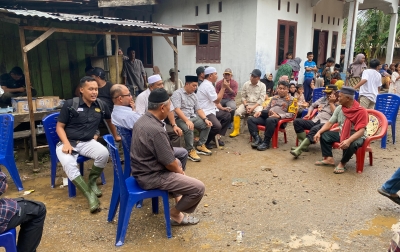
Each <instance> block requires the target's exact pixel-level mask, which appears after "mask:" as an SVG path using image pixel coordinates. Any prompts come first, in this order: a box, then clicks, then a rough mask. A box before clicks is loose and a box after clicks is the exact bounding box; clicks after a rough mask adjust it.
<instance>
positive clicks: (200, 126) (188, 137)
mask: <svg viewBox="0 0 400 252" xmlns="http://www.w3.org/2000/svg"><path fill="white" fill-rule="evenodd" d="M190 121H192V122H193V124H194V128H195V129H197V130H198V131H199V132H200V136H199V142H198V145H203V144H205V143H206V141H207V138H208V133H209V132H210V129H211V128H209V127H207V125H206V123H205V122H204V121H203V120H202V119H201V118H200V117H198V116H196V117H192V118H190ZM176 124H177V125H178V127H179V128H181V129H182V131H183V138H184V139H185V149H186V150H188V151H190V150H192V149H193V137H194V135H193V130H190V129H189V128H188V126H187V125H186V123H185V122H184V121H183V120H182V119H177V120H176Z"/></svg>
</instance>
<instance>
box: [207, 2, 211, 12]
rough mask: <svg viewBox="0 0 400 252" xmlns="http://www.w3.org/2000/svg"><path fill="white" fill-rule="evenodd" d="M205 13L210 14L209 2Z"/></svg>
mask: <svg viewBox="0 0 400 252" xmlns="http://www.w3.org/2000/svg"><path fill="white" fill-rule="evenodd" d="M207 14H210V4H207Z"/></svg>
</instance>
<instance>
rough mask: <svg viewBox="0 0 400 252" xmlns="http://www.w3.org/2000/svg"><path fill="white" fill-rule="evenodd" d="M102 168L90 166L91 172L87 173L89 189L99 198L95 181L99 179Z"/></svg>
mask: <svg viewBox="0 0 400 252" xmlns="http://www.w3.org/2000/svg"><path fill="white" fill-rule="evenodd" d="M103 170H104V168H99V167H97V166H94V165H93V166H92V170H91V171H90V173H89V183H88V184H89V188H90V189H91V190H92V191H93V192H94V194H96V196H97V197H101V195H102V193H101V191H100V189H99V188H98V187H97V179H98V178H99V177H100V175H101V173H102V172H103Z"/></svg>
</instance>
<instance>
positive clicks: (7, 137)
mask: <svg viewBox="0 0 400 252" xmlns="http://www.w3.org/2000/svg"><path fill="white" fill-rule="evenodd" d="M13 135H14V116H12V115H10V114H3V115H0V136H1V138H0V165H4V166H5V167H6V168H7V170H8V172H9V173H10V176H11V178H12V179H13V180H14V184H15V185H16V186H17V189H18V191H22V190H24V188H23V187H22V182H21V178H20V177H19V173H18V169H17V165H16V164H15V159H14V137H13Z"/></svg>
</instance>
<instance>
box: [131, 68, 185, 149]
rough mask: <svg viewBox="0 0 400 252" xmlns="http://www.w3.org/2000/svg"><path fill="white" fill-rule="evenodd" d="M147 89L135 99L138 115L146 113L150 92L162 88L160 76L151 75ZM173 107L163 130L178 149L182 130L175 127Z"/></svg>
mask: <svg viewBox="0 0 400 252" xmlns="http://www.w3.org/2000/svg"><path fill="white" fill-rule="evenodd" d="M148 87H149V88H148V89H146V90H145V91H143V92H142V93H140V94H139V96H138V97H137V98H136V109H135V110H136V112H137V113H139V114H140V115H144V113H146V112H147V106H148V103H149V96H150V92H151V91H153V90H155V89H158V88H163V87H164V83H163V81H162V79H161V76H160V75H158V74H155V75H152V76H150V77H149V78H148ZM173 110H174V107H173V106H171V112H170V113H169V114H168V117H167V119H168V120H166V121H165V122H166V125H165V129H166V130H167V133H168V136H169V139H170V140H171V144H172V146H173V147H180V146H181V144H180V142H181V139H180V136H181V135H182V130H181V129H180V128H179V127H178V126H177V125H176V123H175V115H174V113H173Z"/></svg>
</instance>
